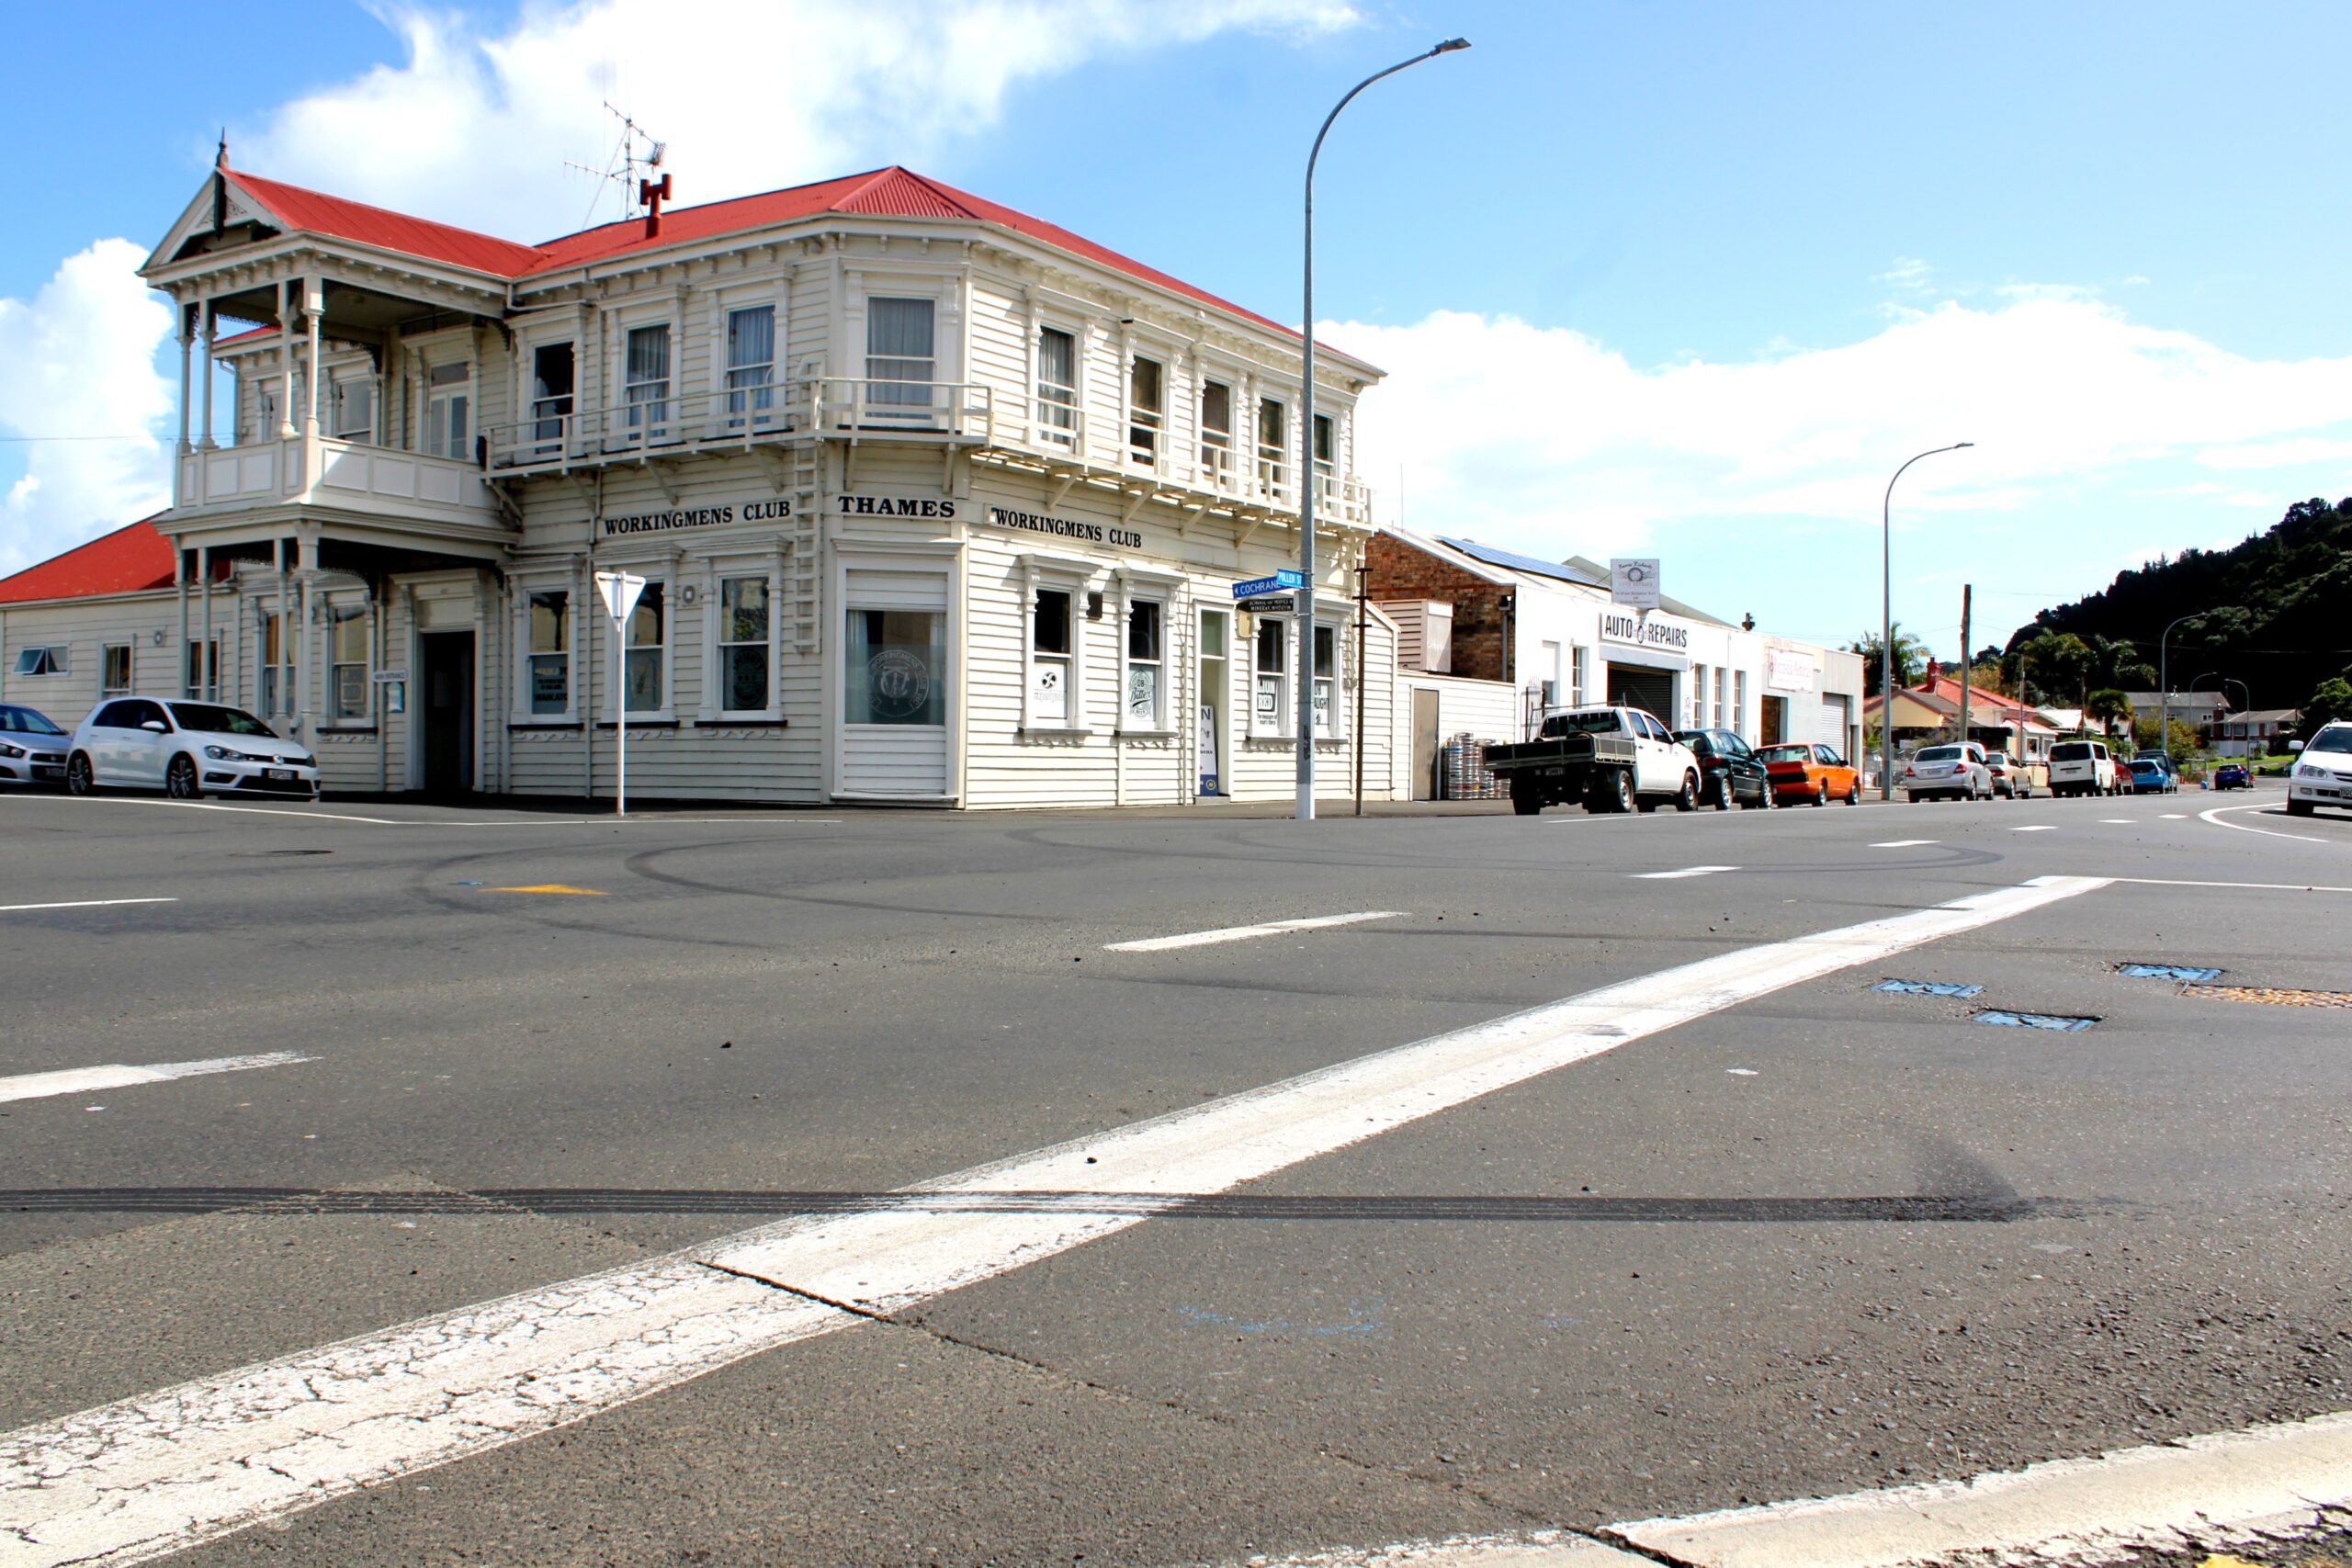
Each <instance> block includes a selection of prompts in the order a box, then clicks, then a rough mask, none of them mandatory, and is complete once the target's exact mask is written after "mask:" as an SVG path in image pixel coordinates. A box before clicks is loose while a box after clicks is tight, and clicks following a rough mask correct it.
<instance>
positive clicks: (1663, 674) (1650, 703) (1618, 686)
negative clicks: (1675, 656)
mask: <svg viewBox="0 0 2352 1568" xmlns="http://www.w3.org/2000/svg"><path fill="white" fill-rule="evenodd" d="M1609 705H1610V706H1611V707H1628V708H1645V709H1647V710H1648V711H1649V712H1650V713H1652V714H1655V715H1656V716H1657V718H1658V720H1659V722H1661V723H1665V722H1668V721H1669V720H1671V719H1672V717H1673V716H1674V672H1673V671H1669V670H1650V669H1646V668H1645V667H1643V666H1641V665H1637V664H1611V666H1610V667H1609Z"/></svg>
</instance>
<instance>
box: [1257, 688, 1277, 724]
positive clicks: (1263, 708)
mask: <svg viewBox="0 0 2352 1568" xmlns="http://www.w3.org/2000/svg"><path fill="white" fill-rule="evenodd" d="M1256 712H1257V718H1258V723H1259V726H1260V727H1261V728H1273V727H1276V726H1278V725H1280V724H1281V723H1282V718H1283V678H1282V677H1281V676H1279V675H1261V676H1259V677H1258V705H1257V710H1256Z"/></svg>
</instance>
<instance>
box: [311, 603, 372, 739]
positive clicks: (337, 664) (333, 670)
mask: <svg viewBox="0 0 2352 1568" xmlns="http://www.w3.org/2000/svg"><path fill="white" fill-rule="evenodd" d="M325 619H326V626H325V630H326V636H325V637H322V639H321V641H322V643H323V644H324V645H325V646H324V647H323V648H322V649H320V651H321V652H322V653H324V654H325V655H326V664H327V679H326V694H325V695H326V703H325V707H326V715H325V718H324V721H323V722H324V723H325V724H327V725H328V726H329V727H330V728H333V727H339V726H342V725H358V724H365V723H367V722H368V719H369V718H370V717H371V716H372V708H373V705H372V704H371V703H370V702H369V701H368V677H369V676H371V675H373V674H374V673H375V640H376V639H375V637H374V631H375V628H374V627H373V626H370V625H369V624H368V605H367V604H365V603H354V602H352V601H350V600H335V599H330V600H328V601H327V605H326V618H325ZM346 624H350V625H356V626H358V627H359V659H358V660H357V663H358V668H359V705H358V707H357V708H356V711H354V712H351V713H345V712H342V711H341V707H340V698H341V691H340V682H341V680H342V675H341V671H345V670H346V669H349V668H350V667H351V665H352V663H353V661H352V660H347V659H338V658H336V657H335V655H336V653H337V652H338V651H339V650H338V649H336V647H335V635H336V633H337V632H339V631H340V630H341V629H342V628H343V626H345V625H346Z"/></svg>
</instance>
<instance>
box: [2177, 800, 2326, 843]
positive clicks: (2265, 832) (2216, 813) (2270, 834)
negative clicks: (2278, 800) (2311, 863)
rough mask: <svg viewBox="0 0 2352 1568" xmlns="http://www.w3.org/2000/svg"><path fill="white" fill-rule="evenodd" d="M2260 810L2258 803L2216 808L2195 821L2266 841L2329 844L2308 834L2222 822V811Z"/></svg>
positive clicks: (2202, 813) (2241, 823) (2205, 812)
mask: <svg viewBox="0 0 2352 1568" xmlns="http://www.w3.org/2000/svg"><path fill="white" fill-rule="evenodd" d="M2262 809H2263V806H2262V804H2261V803H2259V802H2256V803H2254V804H2251V805H2246V806H2217V807H2213V809H2212V810H2211V811H2200V812H2199V813H2198V814H2197V819H2198V820H2199V821H2200V822H2211V824H2213V826H2214V827H2216V828H2234V829H2237V830H2238V831H2239V832H2241V833H2260V834H2261V835H2262V836H2263V837H2265V838H2267V839H2292V840H2295V842H2297V843H2299V844H2324V843H2327V842H2329V840H2326V839H2314V838H2312V836H2311V835H2310V834H2309V833H2281V832H2279V831H2278V829H2276V828H2250V827H2248V826H2246V824H2245V823H2243V822H2224V821H2222V812H2224V811H2259V810H2262Z"/></svg>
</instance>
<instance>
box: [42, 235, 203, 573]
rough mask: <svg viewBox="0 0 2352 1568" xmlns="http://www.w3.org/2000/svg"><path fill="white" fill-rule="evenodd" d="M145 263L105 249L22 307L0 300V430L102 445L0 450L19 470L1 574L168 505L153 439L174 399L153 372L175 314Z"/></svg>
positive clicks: (120, 245) (129, 249)
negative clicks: (143, 271)
mask: <svg viewBox="0 0 2352 1568" xmlns="http://www.w3.org/2000/svg"><path fill="white" fill-rule="evenodd" d="M146 255H147V253H146V251H145V249H144V248H143V247H141V246H139V245H134V244H132V243H130V241H129V240H100V241H99V242H97V243H96V244H94V245H92V246H90V247H89V248H88V249H87V250H85V251H82V252H80V253H78V254H74V255H71V256H68V257H67V258H66V259H65V260H64V262H63V263H62V264H61V265H59V267H58V269H57V273H56V275H55V276H52V277H51V279H50V280H49V281H48V282H47V283H46V284H44V285H42V287H41V289H40V293H39V294H37V295H35V296H34V297H33V299H32V300H31V301H30V302H29V303H28V302H26V301H24V300H19V299H0V428H5V429H6V432H7V433H8V434H12V435H17V436H28V435H29V436H45V437H56V436H76V437H91V436H96V437H104V438H106V439H96V440H88V439H80V440H70V441H60V440H55V439H49V440H40V441H31V442H20V441H12V442H9V443H7V444H6V445H5V446H0V453H6V454H12V455H14V456H16V457H20V458H21V460H22V462H23V465H24V470H23V472H22V474H21V475H19V476H18V478H17V479H16V481H15V482H14V483H13V484H11V485H10V486H9V487H8V489H7V491H6V496H5V498H0V572H6V571H14V570H18V569H19V568H22V567H25V566H28V565H30V564H31V563H32V562H34V561H37V560H40V559H42V558H46V557H48V556H51V555H53V554H55V553H56V552H57V551H59V550H62V549H65V548H68V547H72V546H74V545H77V544H79V543H81V542H82V541H83V540H85V539H87V538H90V537H92V536H95V535H97V534H99V533H102V532H104V531H105V530H107V529H109V528H118V527H120V526H121V525H123V524H125V523H127V522H130V520H131V519H133V518H136V517H142V516H145V515H146V514H147V513H150V512H153V511H154V510H155V509H156V508H157V507H159V506H162V505H163V504H164V502H165V501H166V500H167V499H168V496H167V493H166V491H167V488H168V483H169V465H168V463H167V461H166V451H167V447H166V446H165V443H164V439H163V438H162V437H161V435H160V434H159V432H161V431H162V430H163V429H164V425H165V423H166V422H167V421H168V420H169V419H170V418H171V417H172V416H173V414H174V412H175V410H176V409H177V407H178V404H177V397H178V391H179V389H178V388H177V387H176V386H175V385H174V384H173V382H172V381H171V380H170V378H167V377H165V376H164V374H163V373H162V371H161V370H159V369H158V367H157V365H156V352H157V350H158V349H159V348H160V347H161V346H162V345H163V344H164V341H165V340H166V339H168V338H169V337H170V336H171V335H172V310H171V307H170V306H169V305H167V304H165V303H164V301H163V299H161V297H160V296H157V295H155V294H153V293H150V292H149V291H148V288H147V286H146V285H145V284H144V283H142V282H141V281H140V280H139V277H138V275H137V268H138V266H139V264H140V263H141V262H142V261H144V260H145V259H146ZM116 437H129V438H130V439H127V440H126V439H114V438H116Z"/></svg>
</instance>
